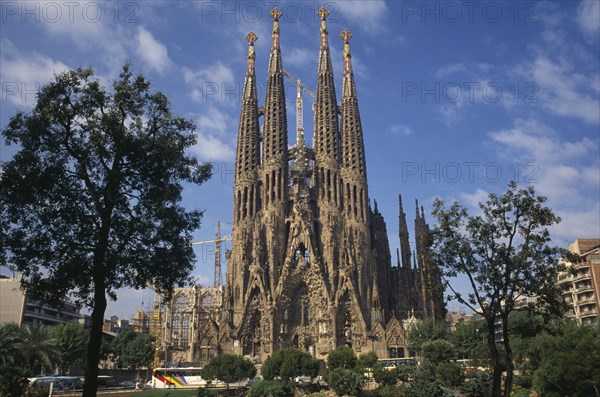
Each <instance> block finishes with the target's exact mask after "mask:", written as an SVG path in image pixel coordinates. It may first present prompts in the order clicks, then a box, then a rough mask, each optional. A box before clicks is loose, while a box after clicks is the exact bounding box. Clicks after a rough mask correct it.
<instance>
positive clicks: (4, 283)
mask: <svg viewBox="0 0 600 397" xmlns="http://www.w3.org/2000/svg"><path fill="white" fill-rule="evenodd" d="M20 282H21V279H20V278H19V277H5V276H0V325H2V324H7V323H15V324H18V325H19V326H21V325H23V324H38V325H57V324H67V323H73V322H75V323H78V324H82V325H85V323H86V322H85V316H82V315H81V314H80V311H79V308H78V307H77V306H76V305H75V304H73V303H72V302H69V301H64V302H63V303H62V307H60V308H56V307H53V306H50V305H48V304H46V303H43V302H40V301H38V300H35V299H34V298H32V297H31V295H29V294H28V293H27V291H24V290H23V289H21V285H20Z"/></svg>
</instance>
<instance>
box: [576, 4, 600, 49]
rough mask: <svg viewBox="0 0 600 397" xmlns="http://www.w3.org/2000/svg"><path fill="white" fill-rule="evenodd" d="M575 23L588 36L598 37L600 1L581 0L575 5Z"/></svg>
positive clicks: (599, 32)
mask: <svg viewBox="0 0 600 397" xmlns="http://www.w3.org/2000/svg"><path fill="white" fill-rule="evenodd" d="M577 24H578V25H579V28H580V29H581V30H582V31H583V32H584V33H585V34H586V35H588V36H589V37H590V38H595V39H596V40H597V39H598V35H599V34H600V2H599V1H598V0H582V1H581V3H579V6H578V7H577Z"/></svg>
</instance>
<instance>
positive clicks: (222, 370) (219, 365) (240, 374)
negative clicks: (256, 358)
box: [201, 353, 256, 389]
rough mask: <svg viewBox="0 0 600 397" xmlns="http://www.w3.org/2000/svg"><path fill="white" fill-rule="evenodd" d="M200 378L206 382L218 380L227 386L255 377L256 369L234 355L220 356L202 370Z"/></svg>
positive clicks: (242, 358)
mask: <svg viewBox="0 0 600 397" xmlns="http://www.w3.org/2000/svg"><path fill="white" fill-rule="evenodd" d="M201 375H202V378H204V379H206V380H207V381H212V380H217V379H218V380H220V381H223V382H225V383H226V384H227V388H228V389H229V384H230V383H233V382H239V381H241V380H243V379H246V378H252V377H254V375H256V367H255V366H254V364H252V363H251V362H250V361H249V360H247V359H245V358H244V357H242V356H238V355H236V354H229V353H225V354H221V355H220V356H216V357H214V358H213V359H212V360H210V361H209V362H208V364H206V365H205V366H204V368H202V371H201Z"/></svg>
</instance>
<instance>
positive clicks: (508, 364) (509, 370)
mask: <svg viewBox="0 0 600 397" xmlns="http://www.w3.org/2000/svg"><path fill="white" fill-rule="evenodd" d="M504 317H506V318H504ZM504 317H503V318H502V339H504V351H505V352H506V355H505V357H504V367H505V368H506V379H505V380H504V397H510V392H511V389H512V380H513V369H514V363H513V355H512V349H511V348H510V343H509V342H510V341H509V335H508V316H504Z"/></svg>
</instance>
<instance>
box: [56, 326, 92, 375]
mask: <svg viewBox="0 0 600 397" xmlns="http://www.w3.org/2000/svg"><path fill="white" fill-rule="evenodd" d="M50 334H51V335H52V337H53V338H54V340H55V341H56V347H57V348H58V350H59V351H60V366H61V369H62V370H61V371H60V372H61V373H63V374H69V373H70V370H71V366H73V365H79V366H81V365H82V364H83V363H84V361H85V350H86V346H87V343H88V339H89V335H88V333H87V332H86V331H85V330H84V329H83V328H81V327H80V326H79V325H78V324H73V323H70V324H59V325H56V326H54V327H53V328H52V331H51V332H50Z"/></svg>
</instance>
